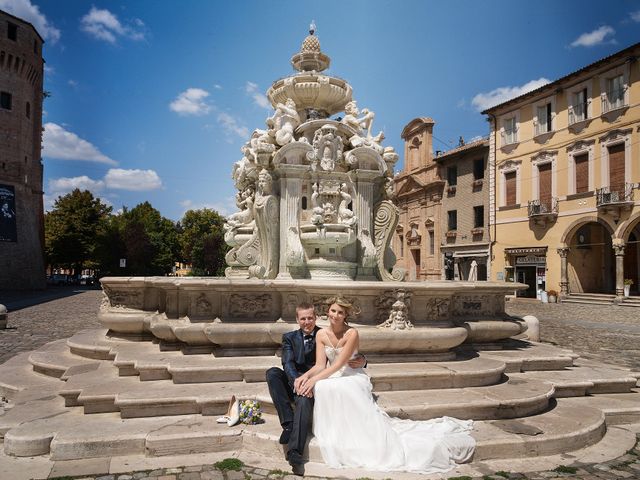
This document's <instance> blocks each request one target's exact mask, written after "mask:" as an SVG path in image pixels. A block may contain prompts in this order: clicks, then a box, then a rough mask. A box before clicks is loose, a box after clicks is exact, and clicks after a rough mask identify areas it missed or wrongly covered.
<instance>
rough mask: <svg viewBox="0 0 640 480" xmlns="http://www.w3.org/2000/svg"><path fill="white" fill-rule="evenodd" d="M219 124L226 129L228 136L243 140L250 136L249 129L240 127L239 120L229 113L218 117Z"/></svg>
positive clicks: (223, 113)
mask: <svg viewBox="0 0 640 480" xmlns="http://www.w3.org/2000/svg"><path fill="white" fill-rule="evenodd" d="M218 123H220V124H221V125H222V128H224V130H225V132H226V133H227V134H228V135H230V134H235V135H238V136H239V137H241V138H247V137H248V136H249V129H248V128H247V127H245V126H244V125H239V124H238V120H236V119H235V118H234V117H232V116H231V115H229V114H228V113H225V112H222V113H220V114H219V115H218Z"/></svg>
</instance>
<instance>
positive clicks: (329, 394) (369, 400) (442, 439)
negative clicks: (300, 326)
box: [297, 297, 475, 473]
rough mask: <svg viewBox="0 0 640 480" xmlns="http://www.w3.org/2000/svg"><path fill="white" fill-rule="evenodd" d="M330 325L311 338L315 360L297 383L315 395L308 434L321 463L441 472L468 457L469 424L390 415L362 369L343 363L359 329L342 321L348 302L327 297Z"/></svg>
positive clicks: (354, 351) (351, 351) (348, 310)
mask: <svg viewBox="0 0 640 480" xmlns="http://www.w3.org/2000/svg"><path fill="white" fill-rule="evenodd" d="M327 303H328V304H329V309H328V312H327V317H328V319H329V327H326V328H323V329H322V330H320V331H319V332H318V334H317V338H316V364H315V366H314V367H313V368H312V369H311V370H309V371H308V372H307V373H305V374H304V375H302V377H301V378H300V379H298V381H297V384H298V385H297V390H298V393H299V394H300V395H306V396H311V395H313V396H314V397H315V405H314V411H313V434H314V436H315V437H316V440H317V442H318V444H319V446H320V450H321V452H322V458H323V459H324V461H325V463H327V464H328V465H330V466H331V467H334V468H340V467H350V468H363V469H368V470H379V471H393V470H396V471H408V472H420V473H435V472H445V471H447V470H450V469H452V468H453V467H455V464H456V463H462V462H465V461H467V460H469V458H471V456H472V455H473V450H474V447H475V440H474V439H473V437H471V435H470V434H469V432H470V431H471V429H472V424H473V422H472V421H470V420H458V419H455V418H451V417H442V418H436V419H433V420H426V421H413V420H402V419H399V418H392V417H389V415H387V414H386V413H385V412H384V411H383V410H382V409H381V408H380V407H378V405H377V404H376V402H375V401H374V399H373V396H372V394H371V391H372V386H371V381H370V380H369V377H368V375H367V374H366V373H365V372H364V370H363V369H361V368H357V369H353V368H351V367H349V366H348V364H347V362H348V360H349V359H350V358H351V357H352V356H354V355H355V354H357V352H358V345H359V337H358V331H357V330H356V329H355V328H353V327H350V326H349V324H348V323H347V319H348V318H349V317H350V316H351V315H352V313H353V306H352V305H351V304H350V303H349V302H347V301H346V300H345V299H343V298H340V297H333V298H331V299H329V300H328V302H327Z"/></svg>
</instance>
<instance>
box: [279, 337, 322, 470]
mask: <svg viewBox="0 0 640 480" xmlns="http://www.w3.org/2000/svg"><path fill="white" fill-rule="evenodd" d="M318 330H320V328H319V327H315V329H314V330H313V332H312V333H311V334H310V337H309V338H307V339H305V335H304V332H303V331H302V330H301V329H298V330H294V331H293V332H289V333H285V334H284V335H283V336H282V367H283V368H284V370H282V369H280V368H277V367H272V368H270V369H269V370H267V385H269V393H270V394H271V398H272V399H273V403H274V405H275V407H276V410H277V411H278V417H279V418H280V424H281V425H282V428H283V429H284V430H289V431H290V432H291V436H290V438H289V443H288V445H289V450H288V453H287V460H289V463H291V464H292V465H293V464H302V463H303V460H302V452H303V451H304V446H305V443H306V441H307V434H308V433H309V429H310V426H311V419H312V418H313V397H311V398H309V397H302V396H300V395H296V394H295V393H294V391H293V382H294V381H295V379H296V378H298V377H299V376H301V375H302V374H304V373H305V372H307V371H308V370H309V369H310V368H311V367H313V365H314V364H315V362H316V333H317V332H318ZM291 402H294V403H295V410H294V409H292V408H291Z"/></svg>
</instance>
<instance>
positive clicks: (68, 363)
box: [29, 340, 99, 380]
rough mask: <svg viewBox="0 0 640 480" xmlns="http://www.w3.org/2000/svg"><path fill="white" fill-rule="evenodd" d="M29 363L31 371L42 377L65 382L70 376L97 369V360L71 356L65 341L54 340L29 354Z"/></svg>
mask: <svg viewBox="0 0 640 480" xmlns="http://www.w3.org/2000/svg"><path fill="white" fill-rule="evenodd" d="M29 363H31V365H32V366H33V370H34V371H35V372H38V373H42V374H43V375H48V376H50V377H54V378H60V379H61V380H66V379H67V378H69V377H70V376H72V375H77V374H78V373H84V372H89V371H93V370H95V369H97V368H98V365H99V363H98V361H97V360H89V359H87V358H84V357H79V356H77V355H73V354H71V352H69V347H68V346H67V341H66V340H56V341H55V342H50V343H47V344H46V345H44V346H43V347H41V348H40V349H38V350H35V351H33V352H31V354H30V355H29Z"/></svg>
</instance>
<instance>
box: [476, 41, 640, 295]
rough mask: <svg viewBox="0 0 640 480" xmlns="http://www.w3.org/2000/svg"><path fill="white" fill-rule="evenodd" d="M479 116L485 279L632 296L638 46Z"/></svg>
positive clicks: (639, 254) (638, 260)
mask: <svg viewBox="0 0 640 480" xmlns="http://www.w3.org/2000/svg"><path fill="white" fill-rule="evenodd" d="M483 113H485V114H487V115H488V116H489V120H490V125H491V136H490V146H489V147H490V150H489V175H490V178H489V182H490V200H489V201H490V205H491V207H490V218H489V222H490V228H491V230H492V232H491V238H492V239H493V240H494V244H493V247H492V269H491V279H493V280H503V279H504V280H511V281H519V282H522V283H526V284H528V285H529V289H527V290H526V291H525V292H524V293H523V295H524V296H527V297H536V296H538V297H540V296H541V292H542V291H545V290H547V291H548V290H556V291H559V292H561V294H562V295H569V294H571V293H582V292H584V293H608V294H615V295H616V296H617V297H618V298H622V297H623V296H624V295H625V286H627V289H626V290H630V293H631V294H632V295H634V294H635V295H637V293H638V283H639V277H640V275H639V274H640V246H639V245H640V243H639V241H640V192H639V191H638V189H639V187H640V43H638V44H635V45H632V46H631V47H629V48H626V49H624V50H622V51H620V52H618V53H616V54H613V55H611V56H609V57H606V58H604V59H602V60H599V61H597V62H595V63H593V64H591V65H588V66H586V67H584V68H582V69H580V70H578V71H576V72H573V73H571V74H569V75H566V76H564V77H562V78H560V79H558V80H556V81H554V82H552V83H549V84H547V85H545V86H543V87H541V88H538V89H537V90H534V91H532V92H529V93H526V94H524V95H522V96H520V97H517V98H514V99H511V100H509V101H507V102H504V103H502V104H500V105H498V106H496V107H492V108H490V109H488V110H486V111H484V112H483Z"/></svg>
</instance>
